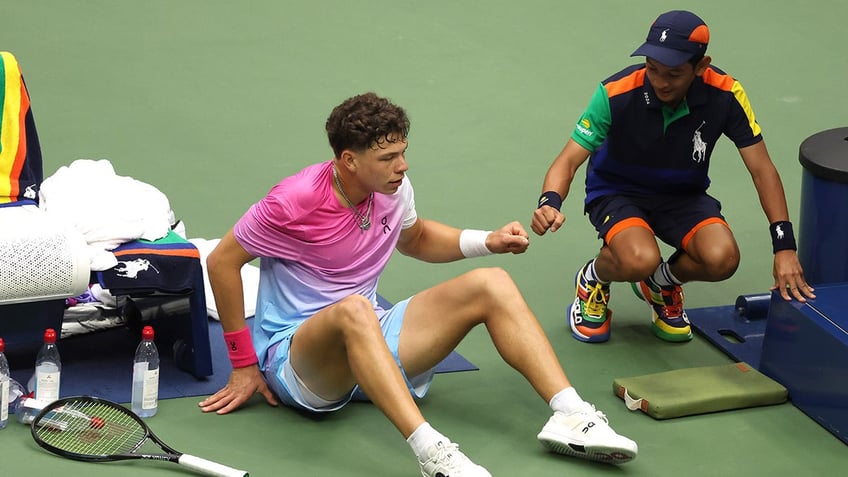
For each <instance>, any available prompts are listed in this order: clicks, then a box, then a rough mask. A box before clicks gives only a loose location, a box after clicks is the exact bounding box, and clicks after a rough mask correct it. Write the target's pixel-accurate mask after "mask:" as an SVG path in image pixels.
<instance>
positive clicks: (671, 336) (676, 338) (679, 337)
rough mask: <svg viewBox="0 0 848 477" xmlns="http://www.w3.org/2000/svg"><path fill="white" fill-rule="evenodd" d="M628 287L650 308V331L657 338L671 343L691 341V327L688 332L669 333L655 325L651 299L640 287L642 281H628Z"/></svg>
mask: <svg viewBox="0 0 848 477" xmlns="http://www.w3.org/2000/svg"><path fill="white" fill-rule="evenodd" d="M630 288H631V289H632V290H633V293H635V294H636V296H637V297H638V298H639V299H640V300H642V301H644V302H645V303H646V304H647V305H648V307H649V308H650V309H651V331H653V332H654V335H655V336H656V337H657V338H659V339H661V340H663V341H668V342H671V343H683V342H687V341H692V337H693V335H692V329H691V327H690V329H689V333H688V334H683V333H679V334H677V333H669V332H667V331H665V330H663V329H662V328H660V327H659V326H657V324H656V322H655V319H654V305H653V303H652V300H651V299H650V298H649V297H646V296H645V290H643V289H642V283H641V282H639V283H630ZM649 293H650V292H649ZM657 319H658V318H657Z"/></svg>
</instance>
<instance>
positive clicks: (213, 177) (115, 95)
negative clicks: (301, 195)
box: [0, 0, 848, 477]
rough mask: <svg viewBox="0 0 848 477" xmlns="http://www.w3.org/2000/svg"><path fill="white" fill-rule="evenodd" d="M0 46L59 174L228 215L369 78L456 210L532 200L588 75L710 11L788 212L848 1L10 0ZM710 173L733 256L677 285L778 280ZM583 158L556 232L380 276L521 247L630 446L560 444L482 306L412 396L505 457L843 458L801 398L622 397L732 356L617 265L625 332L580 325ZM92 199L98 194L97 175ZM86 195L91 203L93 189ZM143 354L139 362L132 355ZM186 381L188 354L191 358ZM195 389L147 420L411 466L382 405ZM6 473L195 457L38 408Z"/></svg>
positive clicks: (738, 173)
mask: <svg viewBox="0 0 848 477" xmlns="http://www.w3.org/2000/svg"><path fill="white" fill-rule="evenodd" d="M0 3H2V9H0V11H2V12H3V18H4V22H3V23H4V26H3V28H2V29H0V50H6V51H11V52H13V53H14V54H15V55H16V56H17V57H18V60H19V62H20V64H21V67H22V69H23V71H24V76H25V79H26V82H27V85H28V87H29V91H30V94H31V96H32V109H33V112H34V115H35V120H36V123H37V125H38V132H39V135H40V139H41V143H42V148H43V154H44V160H45V175H50V174H52V173H53V172H55V171H56V169H57V168H59V167H60V166H62V165H67V164H70V163H71V162H72V161H73V160H75V159H80V158H88V159H108V160H110V161H111V162H112V164H113V165H114V167H115V169H116V171H117V172H118V173H119V174H121V175H127V176H132V177H134V178H136V179H139V180H142V181H144V182H148V183H150V184H153V185H155V186H156V187H157V188H159V189H160V190H161V191H162V192H164V193H165V194H166V195H167V196H168V198H169V199H170V201H171V205H172V207H173V209H174V211H175V212H176V213H177V215H178V216H179V217H180V218H181V219H183V220H184V221H185V223H186V226H187V232H188V235H189V237H192V238H194V237H201V238H207V239H212V238H217V237H220V236H222V235H223V234H224V233H226V231H227V230H228V229H229V227H231V226H232V224H233V223H234V222H235V221H236V220H237V219H238V218H239V217H240V216H241V214H242V213H243V212H244V210H245V209H246V208H247V207H248V206H249V205H250V204H252V203H253V202H254V201H256V200H257V199H259V198H260V197H261V196H262V195H263V194H264V193H265V192H267V190H268V189H269V188H270V187H271V186H272V185H273V184H275V183H276V182H277V181H278V180H279V179H280V178H282V177H284V176H286V175H289V174H291V173H294V172H296V171H298V170H299V169H300V168H302V167H303V166H305V165H307V164H310V163H313V162H317V161H322V160H326V159H329V158H330V157H331V154H332V153H331V151H330V148H329V146H328V145H327V140H326V137H325V134H324V121H325V120H326V117H327V115H328V114H329V111H330V110H331V109H332V107H333V106H335V105H336V104H338V103H339V102H341V101H342V100H343V99H345V98H347V97H349V96H352V95H354V94H357V93H361V92H365V91H375V92H377V93H379V94H381V95H384V96H388V97H390V98H392V99H393V100H394V101H395V102H397V103H398V104H400V105H402V106H404V107H405V108H406V109H407V110H408V112H409V114H410V117H411V119H412V131H411V134H410V137H409V140H410V148H409V151H408V155H407V159H408V161H409V163H410V170H409V177H410V178H411V179H412V180H413V183H414V185H415V188H416V205H417V209H418V213H419V215H420V216H422V217H426V218H433V219H438V220H440V221H443V222H446V223H448V224H452V225H456V226H460V227H468V228H496V227H499V226H501V225H503V224H505V223H507V222H509V221H512V220H518V221H520V222H521V223H522V224H524V226H525V227H526V228H528V230H529V223H530V217H531V214H532V211H533V209H534V206H535V203H536V199H537V197H538V195H539V192H540V187H541V183H542V178H543V176H544V173H545V171H546V170H547V168H548V166H549V165H550V162H551V161H552V160H553V158H554V156H555V155H556V154H557V153H558V152H559V151H560V149H561V148H562V146H563V144H564V143H565V140H566V138H567V136H568V135H569V134H570V131H571V129H572V128H573V125H574V121H575V120H576V118H577V116H578V115H579V114H580V113H581V112H582V110H583V108H584V107H585V106H586V104H587V102H588V100H589V98H590V96H591V94H592V93H593V91H594V90H595V88H596V86H597V83H598V82H599V81H600V80H602V79H603V78H605V77H606V76H607V75H609V74H611V73H613V72H615V71H618V69H620V68H622V67H624V66H626V65H628V64H631V63H636V62H638V61H640V60H641V59H637V58H629V56H628V55H629V54H630V53H631V52H632V51H633V50H634V49H635V48H636V47H637V46H638V45H639V44H640V43H641V41H642V40H643V39H644V36H645V34H646V32H647V28H648V26H649V24H650V22H651V21H652V20H653V19H654V18H655V17H656V15H657V14H659V13H660V12H662V11H665V10H670V9H675V8H686V9H691V10H693V11H695V12H696V13H698V14H699V15H701V16H702V17H703V18H704V19H705V20H706V21H707V23H708V24H709V26H710V29H711V32H712V41H711V44H710V47H709V54H711V55H712V56H713V63H714V64H716V65H718V66H719V67H720V68H722V69H724V70H725V71H727V72H728V73H730V74H732V75H733V76H735V77H736V78H737V79H739V80H740V81H741V82H742V84H743V86H744V87H745V88H746V91H747V92H748V95H749V97H750V98H751V101H752V105H753V108H754V111H755V113H756V114H757V118H758V120H759V123H760V125H761V126H762V127H763V131H764V136H765V138H766V141H767V144H768V147H769V150H770V152H771V155H772V157H773V159H774V161H775V163H776V165H777V167H778V169H779V171H780V173H781V175H782V178H783V182H784V186H785V187H786V191H787V199H788V201H789V207H790V215H791V216H792V218H793V220H795V221H796V222H797V220H798V217H797V214H798V210H799V203H798V201H799V196H800V178H801V166H800V165H799V163H798V146H799V144H800V143H801V141H803V140H804V139H805V138H806V137H808V136H810V135H812V134H814V133H816V132H819V131H821V130H825V129H830V128H834V127H840V126H845V125H846V124H845V89H844V81H845V78H846V76H848V59H847V58H848V57H846V55H844V54H843V53H842V52H841V46H842V45H844V33H843V32H844V28H843V23H844V19H845V18H846V17H848V3H845V2H844V1H836V0H822V1H818V2H812V3H805V2H790V1H787V0H781V1H774V2H767V1H751V2H736V1H730V0H716V1H713V2H692V1H679V2H669V1H660V0H648V1H643V2H632V1H625V0H613V1H599V2H569V1H561V0H560V1H557V0H549V1H536V0H527V1H521V2H517V1H506V0H492V1H480V0H478V1H444V0H436V1H405V0H401V1H382V0H371V1H363V2H348V1H340V0H339V1H322V0H315V1H300V2H291V1H279V0H278V1H271V0H257V1H249V2H247V1H246V2H233V1H221V0H209V1H201V0H181V1H178V0H146V1H125V0H98V1H95V0H88V1H78V2H70V1H60V0H55V1H45V0H26V1H21V0H2V2H0ZM711 176H712V179H713V186H712V187H711V189H710V191H711V193H712V194H713V195H715V196H716V197H717V198H718V199H719V200H721V201H722V203H723V204H724V212H725V215H726V217H727V219H728V222H729V223H730V225H731V227H732V228H733V230H734V233H735V235H736V237H737V239H738V241H739V243H740V248H741V252H742V262H741V265H740V267H739V270H738V272H737V273H736V275H735V276H734V277H733V278H731V279H729V280H727V281H725V282H721V283H715V284H705V283H693V284H689V285H687V287H686V298H687V306H688V307H704V306H719V305H727V304H732V303H733V302H734V300H735V298H736V297H737V296H738V295H740V294H748V293H758V292H763V291H766V290H768V288H769V287H770V286H771V285H772V276H771V270H772V254H771V247H770V244H769V235H768V224H767V221H766V219H765V216H764V214H763V213H762V211H761V210H760V208H759V205H758V202H757V195H756V193H755V190H754V188H753V185H752V183H751V179H750V177H749V176H748V174H747V172H746V171H745V169H744V167H743V165H742V162H741V160H740V158H739V156H738V154H737V153H736V151H735V150H734V148H733V146H732V144H731V143H730V141H729V140H727V139H723V140H722V142H721V143H720V144H719V145H718V146H717V147H716V150H715V153H714V155H713V165H712V174H711ZM582 180H583V173H582V172H581V173H580V175H579V177H578V179H577V180H575V184H574V187H573V188H572V192H573V193H572V195H571V196H570V197H569V198H568V200H567V201H566V204H565V205H564V207H563V211H564V212H565V213H566V216H567V218H568V221H567V223H566V225H565V226H564V227H563V228H562V229H561V230H560V231H558V232H557V233H555V234H548V235H546V236H544V237H537V236H535V235H533V236H532V237H531V240H532V244H531V247H530V249H529V250H528V252H527V253H526V254H524V255H521V256H497V257H486V258H482V259H474V260H468V261H462V262H457V263H452V264H445V265H432V264H423V263H417V262H414V261H412V260H410V259H408V258H406V257H403V256H400V255H398V256H397V257H395V258H394V259H393V260H392V262H391V263H390V264H389V266H388V268H387V269H386V272H385V275H384V277H383V280H382V281H381V288H380V292H381V294H382V295H383V296H385V297H386V298H388V299H389V300H399V299H402V298H405V297H407V296H409V295H411V294H413V293H415V292H416V291H418V290H421V289H424V288H427V287H429V286H431V285H433V284H435V283H438V282H440V281H442V280H444V279H446V278H449V277H452V276H455V275H457V274H459V273H462V272H463V271H466V270H469V269H470V268H472V267H477V266H499V267H503V268H505V269H506V270H508V271H509V272H510V273H511V274H512V275H513V277H514V279H515V280H516V282H517V283H518V285H519V287H520V288H521V289H522V291H523V293H524V294H525V297H526V299H527V301H528V302H529V303H530V305H531V307H532V308H533V310H534V311H535V313H536V314H537V315H538V317H539V320H540V321H541V322H542V324H543V326H544V327H545V329H546V330H547V332H548V333H549V336H550V338H551V340H552V342H553V344H554V347H555V348H556V351H557V353H558V355H559V356H560V358H561V360H562V362H563V363H564V365H565V368H566V371H567V373H568V375H569V377H570V379H571V380H572V381H573V383H574V384H575V385H576V386H577V388H578V390H579V392H580V393H581V395H582V396H583V397H584V398H586V399H587V400H589V401H591V402H593V403H594V404H596V405H597V406H598V408H599V409H602V410H603V411H604V412H605V413H606V414H607V416H608V417H609V419H610V422H611V423H612V425H613V426H614V427H615V428H616V430H618V431H619V432H620V433H622V434H625V435H627V436H629V437H631V438H633V439H634V440H636V441H637V442H638V444H639V450H640V453H639V457H638V459H637V460H635V461H634V462H633V463H631V464H628V465H626V466H622V467H612V466H607V465H601V464H593V463H589V462H583V461H579V460H576V459H571V458H564V457H560V456H556V455H553V454H549V453H547V452H546V451H545V450H544V449H543V448H542V446H541V445H540V444H539V443H538V442H537V441H536V438H535V436H536V433H537V432H538V431H539V430H540V429H541V426H542V425H543V424H544V422H545V420H546V419H547V418H548V416H549V410H548V408H547V406H546V404H545V403H544V402H542V401H541V400H540V399H539V398H538V396H536V395H535V394H534V392H533V391H532V390H531V389H530V387H529V386H528V385H526V383H525V382H524V381H523V378H521V377H520V376H519V375H517V373H515V372H514V371H513V370H512V369H511V368H509V367H508V366H507V365H506V364H504V363H503V362H502V361H501V360H500V358H499V357H498V356H497V353H496V352H495V350H494V348H493V346H492V345H491V342H490V341H489V340H488V338H487V335H486V334H485V332H484V330H482V329H481V330H475V331H474V332H473V333H472V334H471V335H470V336H469V337H468V339H467V340H466V341H464V342H463V343H462V344H461V345H460V347H459V351H460V352H461V353H462V354H463V356H465V357H467V358H468V359H469V360H471V361H472V362H473V363H474V364H476V365H477V366H479V367H480V370H479V371H474V372H464V373H456V374H447V375H440V376H438V377H437V379H436V381H435V383H434V385H433V387H432V388H431V392H430V393H429V395H428V396H427V397H426V398H425V399H424V400H423V401H421V407H422V410H423V412H424V414H425V416H426V417H427V418H428V420H429V421H430V422H431V423H432V424H433V425H434V426H435V427H436V428H438V429H439V430H441V431H442V432H444V433H445V434H447V435H448V436H450V437H452V438H453V439H454V440H456V441H457V442H458V443H460V445H461V446H462V449H463V450H464V451H465V452H466V453H467V454H468V455H469V456H471V457H472V459H474V460H476V461H477V462H479V463H481V464H483V465H484V466H486V467H487V468H488V469H490V471H491V472H492V474H493V475H495V476H534V477H541V476H563V475H569V476H599V475H622V476H623V475H631V476H637V475H638V476H656V477H662V476H674V477H677V476H681V475H685V476H723V477H724V476H737V475H751V476H756V475H769V476H790V475H792V476H794V475H813V476H815V475H838V474H839V473H840V472H842V470H841V469H845V468H848V448H846V446H845V444H843V443H842V442H841V441H839V440H838V439H836V438H835V437H834V436H832V435H831V434H829V433H828V432H827V431H825V430H824V429H823V428H822V427H820V426H819V425H818V424H816V423H815V422H814V421H813V420H812V419H810V418H809V417H807V416H806V415H805V414H803V413H802V412H801V411H799V410H798V409H796V408H795V407H794V406H792V405H791V404H789V403H787V404H782V405H777V406H770V407H762V408H754V409H746V410H739V411H730V412H722V413H716V414H709V415H700V416H693V417H685V418H678V419H671V420H667V421H656V420H653V419H651V418H650V417H648V416H645V415H643V414H639V413H631V412H630V411H628V410H627V409H626V408H625V407H624V404H623V403H622V401H621V400H619V399H618V398H617V397H615V396H614V395H613V393H612V381H613V379H614V378H616V377H623V376H635V375H640V374H649V373H655V372H661V371H666V370H671V369H676V368H684V367H695V366H708V365H719V364H724V363H729V362H730V361H729V359H728V358H727V357H726V356H725V355H724V354H722V353H721V352H720V351H718V350H717V349H715V348H713V347H712V346H711V345H709V344H708V343H707V342H706V341H705V340H703V339H702V338H700V337H696V338H695V340H694V341H693V342H691V343H688V344H684V345H673V344H669V343H664V342H660V341H659V340H657V339H656V338H654V337H653V335H652V334H651V332H650V328H649V310H648V308H647V307H646V306H645V305H644V304H643V303H640V302H638V301H637V300H636V299H635V298H634V297H633V295H632V293H631V292H630V291H629V290H628V289H627V286H626V285H621V284H618V285H615V286H614V287H613V290H612V293H613V298H612V302H611V306H612V308H614V309H615V317H616V319H615V322H614V324H613V336H612V339H611V341H609V342H608V343H605V344H600V345H587V344H583V343H579V342H577V341H575V340H574V339H572V338H571V336H570V333H569V332H568V330H567V325H566V321H565V309H566V306H567V304H568V302H570V300H571V299H572V297H573V293H574V290H573V274H574V273H575V271H576V270H577V268H579V267H580V266H581V265H582V264H583V263H584V262H585V261H586V260H587V259H588V257H591V256H592V255H593V254H594V253H595V252H596V251H597V249H598V247H599V245H600V243H599V241H598V240H597V239H596V237H595V233H594V231H593V230H592V228H591V226H590V225H589V223H588V220H587V219H586V218H585V217H584V216H583V215H582V199H583V195H582ZM103 200H108V197H104V198H103ZM80 213H88V214H96V213H97V204H91V207H90V209H89V210H84V211H80ZM128 365H129V364H128ZM187 379H188V378H187ZM197 401H199V398H183V399H176V400H166V401H163V402H161V403H160V409H159V414H158V415H156V416H155V417H154V418H152V419H150V420H149V423H150V425H151V426H152V427H153V429H154V431H155V432H156V433H157V434H158V435H160V437H162V438H163V439H164V440H165V441H166V442H168V443H170V444H171V445H173V446H174V447H175V448H177V449H179V450H182V451H185V452H188V453H191V454H194V455H198V456H201V457H206V458H210V459H213V460H217V461H220V462H222V463H225V464H228V465H231V466H234V467H238V468H243V469H247V470H249V471H250V473H251V475H253V476H270V475H279V476H289V475H317V476H330V475H332V476H366V475H367V476H374V475H379V476H395V475H398V476H400V475H407V476H412V475H417V474H416V473H417V472H418V470H417V467H416V464H415V460H414V457H413V456H412V454H411V452H410V451H409V448H408V446H407V444H406V443H405V442H404V441H403V439H402V438H401V437H400V435H399V434H398V433H397V432H396V431H395V430H394V428H393V427H392V426H391V425H390V424H389V423H388V421H387V420H386V419H384V418H383V417H382V415H381V414H380V413H379V412H378V411H377V410H376V409H375V408H373V407H372V406H370V405H368V404H354V405H351V406H349V407H348V408H345V409H344V410H343V411H341V412H338V413H335V414H333V415H331V416H326V417H324V418H322V419H311V418H308V417H304V416H302V415H300V414H298V413H296V412H293V411H291V410H288V409H285V408H279V409H274V408H271V407H268V406H267V405H266V404H264V402H262V400H261V399H254V400H253V401H251V402H250V403H249V405H247V406H245V407H244V408H243V409H241V410H240V411H238V412H236V413H233V414H230V415H226V416H216V415H206V414H203V413H201V412H200V411H199V410H198V409H197V406H196V402H197ZM0 468H2V470H0V473H2V475H4V476H5V475H28V476H47V475H56V474H57V472H60V473H61V474H62V475H91V476H100V475H104V476H105V475H122V476H127V477H129V476H153V475H157V476H161V475H174V476H177V475H191V473H190V472H188V471H186V470H183V469H181V468H179V467H177V466H175V465H172V464H167V463H160V462H123V463H117V464H87V463H80V462H72V461H66V460H62V459H60V458H58V457H55V456H53V455H50V454H48V453H46V452H44V451H42V450H41V449H39V448H38V447H37V446H36V445H35V443H34V442H33V440H32V439H31V438H30V436H29V430H28V429H27V428H25V427H24V426H21V425H19V424H17V423H16V422H11V423H10V424H9V428H7V429H5V430H2V431H0Z"/></svg>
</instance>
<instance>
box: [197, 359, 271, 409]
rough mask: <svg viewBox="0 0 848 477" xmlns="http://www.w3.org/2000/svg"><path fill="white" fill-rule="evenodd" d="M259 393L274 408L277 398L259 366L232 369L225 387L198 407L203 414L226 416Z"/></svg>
mask: <svg viewBox="0 0 848 477" xmlns="http://www.w3.org/2000/svg"><path fill="white" fill-rule="evenodd" d="M256 393H259V394H262V395H263V396H264V397H265V400H266V401H267V402H268V404H270V405H272V406H276V405H277V404H278V403H277V398H276V397H274V393H272V392H271V390H270V389H269V388H268V384H267V383H265V378H263V376H262V372H261V371H259V366H257V365H253V366H247V367H244V368H236V369H233V372H232V373H230V379H229V381H228V382H227V385H226V386H224V387H223V388H222V389H221V390H220V391H218V392H216V393H215V394H213V395H212V396H209V397H208V398H206V399H204V400H203V401H201V402H200V403H199V404H198V406H200V409H201V410H202V411H203V412H212V411H215V412H216V413H217V414H227V413H228V412H231V411H234V410H236V409H238V407H239V406H241V405H242V404H244V403H245V402H246V401H247V400H248V399H250V398H251V397H252V396H253V395H254V394H256Z"/></svg>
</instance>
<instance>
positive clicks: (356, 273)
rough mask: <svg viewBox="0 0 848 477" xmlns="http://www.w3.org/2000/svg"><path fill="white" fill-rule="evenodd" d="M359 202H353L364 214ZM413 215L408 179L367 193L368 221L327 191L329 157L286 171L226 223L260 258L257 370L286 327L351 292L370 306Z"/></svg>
mask: <svg viewBox="0 0 848 477" xmlns="http://www.w3.org/2000/svg"><path fill="white" fill-rule="evenodd" d="M366 209H367V202H366V203H362V204H359V211H360V213H363V214H364V213H365V212H366ZM417 219H418V215H417V213H416V211H415V197H414V192H413V189H412V184H410V182H409V178H408V177H406V178H404V180H403V183H402V184H401V186H400V188H399V189H398V191H397V192H395V193H394V194H392V195H386V194H379V193H375V194H374V204H373V209H372V211H371V227H370V228H369V229H368V230H362V229H360V228H359V225H358V220H357V217H356V216H355V215H354V214H353V211H352V210H351V209H350V207H348V206H347V204H345V203H341V202H340V201H339V200H338V199H337V198H336V195H335V192H334V191H333V161H332V160H331V161H327V162H322V163H318V164H314V165H311V166H309V167H306V168H305V169H303V170H302V171H300V172H298V173H297V174H294V175H292V176H289V177H286V178H285V179H283V180H282V181H280V183H278V184H277V185H276V186H274V187H273V188H272V189H271V191H270V192H269V193H268V195H266V196H265V197H264V198H263V199H262V200H260V201H259V202H257V203H256V204H254V205H253V206H251V207H250V209H248V211H247V212H246V213H245V214H244V216H242V218H241V219H240V220H239V221H238V222H237V223H236V225H235V227H234V228H233V232H234V234H235V238H236V240H237V241H238V242H239V244H241V246H242V247H244V249H245V250H246V251H247V252H248V253H249V254H251V255H253V256H256V257H260V278H259V294H258V299H257V303H256V323H255V325H254V327H253V341H254V346H255V347H256V351H257V354H258V356H259V364H260V367H262V368H263V369H264V361H265V354H266V351H267V349H268V348H269V347H270V346H271V345H273V344H274V343H276V342H278V341H279V340H281V339H283V338H284V337H285V336H286V335H287V333H288V332H290V331H292V329H293V327H295V326H296V325H298V324H300V323H301V322H303V321H304V320H306V319H307V318H309V317H310V316H312V315H313V314H315V313H316V312H318V311H320V310H322V309H323V308H325V307H327V306H329V305H331V304H333V303H336V302H338V301H339V300H341V299H342V298H345V297H347V296H350V295H354V294H358V295H362V296H364V297H366V298H368V299H369V300H370V301H371V303H372V304H373V305H374V307H375V309H377V310H378V311H382V310H381V309H380V308H379V307H378V305H377V283H378V281H379V278H380V274H381V273H382V271H383V269H384V268H385V266H386V263H387V262H388V260H389V257H391V255H392V252H393V250H394V248H395V245H396V244H397V241H398V237H399V236H400V232H401V230H402V229H405V228H408V227H411V226H412V225H413V224H414V223H415V221H416V220H417Z"/></svg>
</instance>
